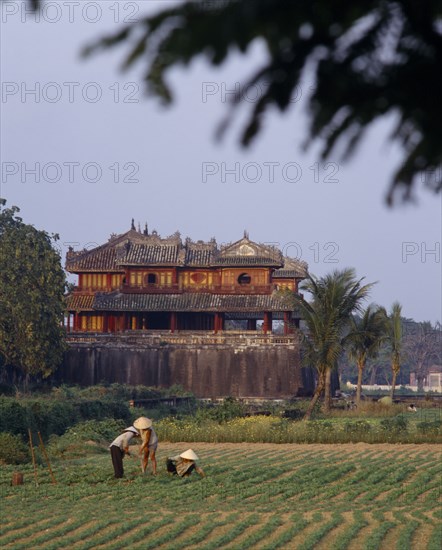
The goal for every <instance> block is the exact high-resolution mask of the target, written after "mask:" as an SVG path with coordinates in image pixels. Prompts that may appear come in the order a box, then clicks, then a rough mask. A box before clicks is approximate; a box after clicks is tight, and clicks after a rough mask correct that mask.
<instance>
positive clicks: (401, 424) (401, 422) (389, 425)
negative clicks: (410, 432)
mask: <svg viewBox="0 0 442 550" xmlns="http://www.w3.org/2000/svg"><path fill="white" fill-rule="evenodd" d="M379 424H380V427H381V429H382V430H384V431H385V432H390V433H391V434H398V433H404V432H406V431H407V429H408V419H407V418H405V417H404V416H402V415H398V416H394V417H393V418H384V419H383V420H381V421H380V423H379Z"/></svg>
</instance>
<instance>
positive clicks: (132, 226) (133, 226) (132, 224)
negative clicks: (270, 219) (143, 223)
mask: <svg viewBox="0 0 442 550" xmlns="http://www.w3.org/2000/svg"><path fill="white" fill-rule="evenodd" d="M130 228H131V229H132V231H135V220H134V219H133V218H132V223H131V226H130Z"/></svg>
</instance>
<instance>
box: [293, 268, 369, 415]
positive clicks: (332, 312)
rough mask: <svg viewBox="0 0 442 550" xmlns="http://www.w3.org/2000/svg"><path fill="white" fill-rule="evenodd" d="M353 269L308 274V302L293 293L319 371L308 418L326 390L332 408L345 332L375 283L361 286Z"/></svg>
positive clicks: (307, 349)
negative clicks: (332, 383) (333, 378)
mask: <svg viewBox="0 0 442 550" xmlns="http://www.w3.org/2000/svg"><path fill="white" fill-rule="evenodd" d="M362 281H363V279H359V280H357V279H356V277H355V271H354V269H344V270H342V271H333V272H332V273H331V274H329V275H325V276H324V277H321V278H319V279H316V278H315V277H313V276H311V275H309V276H308V278H307V279H306V280H305V281H304V282H303V284H302V290H306V291H307V292H309V293H310V295H311V297H312V300H311V302H308V301H307V300H306V299H305V298H304V297H303V296H302V295H296V294H295V295H294V299H295V302H296V304H297V306H298V308H299V311H300V314H301V318H302V320H303V322H304V323H305V325H306V331H305V337H304V338H303V348H304V355H303V359H304V361H305V363H306V364H309V365H313V366H314V367H315V369H316V371H317V374H318V382H317V385H316V389H315V393H314V395H313V398H312V400H311V402H310V405H309V407H308V409H307V412H306V414H305V418H306V419H309V418H310V417H311V414H312V412H313V409H314V407H315V405H316V402H317V401H318V399H319V397H320V395H321V393H322V392H323V391H324V392H325V399H324V408H325V410H328V409H329V408H330V401H331V395H330V378H331V371H332V370H333V369H335V368H336V367H337V362H338V358H339V356H340V354H341V353H342V351H343V348H344V332H345V330H346V329H347V327H348V324H349V322H350V318H351V315H352V314H353V313H354V312H356V311H360V310H361V305H362V301H363V300H364V299H365V298H366V297H367V296H368V293H369V291H370V288H371V287H372V286H373V283H370V284H366V285H362Z"/></svg>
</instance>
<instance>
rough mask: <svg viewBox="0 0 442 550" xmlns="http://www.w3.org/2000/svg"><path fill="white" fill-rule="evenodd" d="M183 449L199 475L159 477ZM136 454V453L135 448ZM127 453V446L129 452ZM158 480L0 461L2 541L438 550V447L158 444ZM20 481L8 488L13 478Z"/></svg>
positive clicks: (131, 468)
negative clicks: (194, 456)
mask: <svg viewBox="0 0 442 550" xmlns="http://www.w3.org/2000/svg"><path fill="white" fill-rule="evenodd" d="M189 447H192V448H193V449H194V450H195V451H196V452H197V453H198V455H199V456H200V458H201V466H202V467H203V468H204V470H205V472H206V474H207V477H206V478H205V479H201V478H200V477H199V476H198V475H197V474H195V473H194V474H192V476H190V477H189V478H188V479H181V478H177V477H176V476H174V477H170V476H168V475H167V474H166V473H165V470H164V460H165V457H166V456H168V455H172V454H176V453H177V452H180V451H183V450H185V449H187V448H189ZM135 450H136V449H135ZM135 454H136V453H135ZM157 456H158V466H159V475H157V476H156V477H153V476H151V475H145V476H142V475H141V473H140V465H139V461H138V459H137V458H135V457H133V458H126V459H125V472H126V477H125V479H122V480H114V479H113V478H112V474H113V472H112V465H111V461H110V456H109V454H108V452H104V451H103V452H101V451H100V450H99V449H97V451H96V452H95V453H94V454H88V455H87V456H84V457H82V458H77V459H71V460H58V461H53V470H54V473H55V476H56V478H57V482H58V483H57V484H56V485H53V484H52V483H51V480H50V477H49V473H48V472H47V470H46V469H45V468H44V466H43V465H40V466H39V468H38V485H36V484H35V481H34V476H33V471H32V465H25V466H20V467H14V466H5V465H4V466H2V468H1V474H0V487H1V497H2V498H1V501H2V506H1V532H0V546H1V547H2V548H16V549H19V548H23V549H29V548H32V549H37V548H44V549H46V550H50V549H58V548H69V549H72V550H73V549H87V548H94V549H95V548H106V549H120V548H123V547H124V548H130V549H132V548H133V549H136V548H139V549H143V550H147V549H154V548H155V549H157V548H160V549H164V550H166V549H167V550H181V549H191V548H193V549H204V550H211V549H213V550H216V549H218V548H225V549H231V550H233V549H238V550H242V549H253V548H256V549H268V550H273V549H277V548H281V549H284V550H292V549H293V550H294V549H302V550H307V549H310V548H315V549H319V550H326V549H327V550H329V549H330V550H341V549H349V550H361V549H364V550H370V549H376V548H380V549H384V548H385V549H388V550H391V549H398V550H399V549H400V550H406V549H412V550H419V549H428V550H440V541H441V540H442V530H441V525H442V511H441V484H442V477H441V473H442V460H441V458H442V452H441V446H440V445H430V444H422V445H390V444H373V445H370V444H366V443H358V444H342V445H320V444H311V445H288V444H281V445H277V444H258V443H257V444H252V443H247V444H245V443H242V444H241V443H239V444H235V443H224V444H208V443H192V444H191V443H163V444H161V445H160V447H159V451H158V453H157ZM15 470H19V471H21V472H23V474H24V478H25V483H24V485H21V486H11V483H10V482H11V478H12V473H13V472H14V471H15Z"/></svg>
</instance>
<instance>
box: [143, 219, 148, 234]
mask: <svg viewBox="0 0 442 550" xmlns="http://www.w3.org/2000/svg"><path fill="white" fill-rule="evenodd" d="M143 234H144V235H146V237H147V236H148V235H149V231H148V229H147V222H146V223H145V224H144V231H143Z"/></svg>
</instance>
